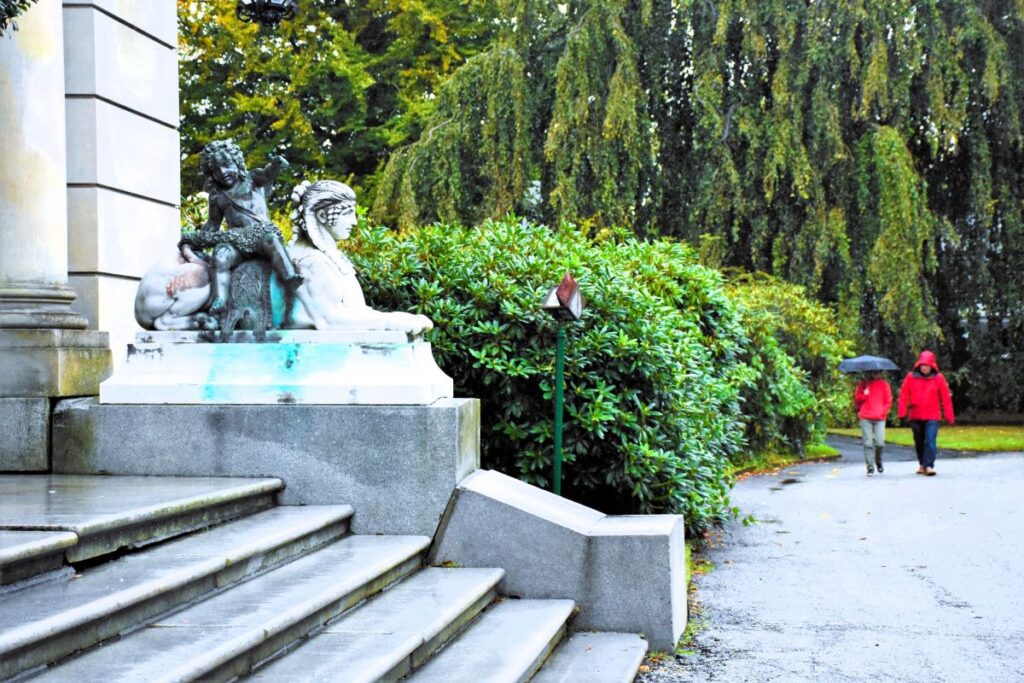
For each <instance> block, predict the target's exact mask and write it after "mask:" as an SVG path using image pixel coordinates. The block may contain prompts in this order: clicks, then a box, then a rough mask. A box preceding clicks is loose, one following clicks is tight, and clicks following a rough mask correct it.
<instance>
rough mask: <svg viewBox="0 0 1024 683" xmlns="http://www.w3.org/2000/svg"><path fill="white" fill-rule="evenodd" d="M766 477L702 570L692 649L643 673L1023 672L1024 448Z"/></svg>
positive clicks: (748, 493) (847, 675)
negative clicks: (925, 464)
mask: <svg viewBox="0 0 1024 683" xmlns="http://www.w3.org/2000/svg"><path fill="white" fill-rule="evenodd" d="M832 443H833V445H836V446H837V447H839V448H840V450H841V452H842V453H843V458H842V460H841V461H831V462H824V463H812V464H805V465H800V466H795V467H791V468H787V469H784V470H782V471H780V472H778V473H775V474H772V475H762V476H755V477H750V478H748V479H745V480H744V481H741V482H739V483H738V484H737V485H736V488H735V489H734V491H733V495H732V500H733V504H735V505H738V506H739V507H740V509H741V510H742V513H743V515H748V514H752V515H753V516H754V517H755V518H756V519H757V522H756V523H755V524H752V525H747V526H744V525H743V524H741V523H739V522H734V523H730V524H729V525H727V526H726V528H725V529H724V530H723V532H722V533H721V534H720V536H719V537H718V538H717V539H716V541H715V543H714V545H713V547H712V548H710V549H709V550H708V551H707V552H706V553H705V554H704V556H705V558H706V559H707V560H709V561H710V562H711V563H712V565H713V569H711V570H710V571H708V572H707V573H706V574H704V575H700V576H697V577H696V578H695V581H694V583H695V585H696V601H697V603H698V608H699V612H697V613H695V614H692V615H691V618H692V619H695V620H696V621H697V622H698V623H701V624H703V628H702V629H700V630H699V632H698V633H697V635H696V636H695V638H694V639H693V641H692V644H691V651H692V654H688V655H681V656H678V657H672V656H670V657H668V659H667V661H665V662H664V663H662V664H660V665H656V666H654V667H653V668H652V670H651V671H650V672H649V673H646V674H644V675H642V676H641V677H640V678H639V679H638V680H640V681H642V682H644V683H660V682H662V681H730V682H733V681H928V682H929V683H936V682H942V681H949V682H951V683H952V682H954V681H956V682H958V683H959V682H966V681H986V682H988V681H1024V453H1010V454H983V455H978V456H975V455H969V454H962V453H952V452H948V451H946V452H941V453H940V456H939V459H938V461H937V464H936V470H937V471H938V476H935V477H924V476H920V475H916V474H914V470H915V469H916V467H917V463H916V459H915V457H914V455H913V451H912V449H906V448H894V447H889V448H887V449H886V450H887V461H888V462H889V464H888V466H887V467H886V470H885V473H884V474H882V475H877V474H876V475H875V476H874V477H868V476H866V475H865V468H864V463H863V456H862V450H861V448H860V445H859V443H858V442H857V441H855V440H853V439H839V438H835V439H833V440H832Z"/></svg>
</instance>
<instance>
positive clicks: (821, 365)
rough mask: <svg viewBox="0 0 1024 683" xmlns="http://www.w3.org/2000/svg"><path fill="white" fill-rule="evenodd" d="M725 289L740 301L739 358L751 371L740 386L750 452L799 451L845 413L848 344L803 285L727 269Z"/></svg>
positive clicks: (829, 312)
mask: <svg viewBox="0 0 1024 683" xmlns="http://www.w3.org/2000/svg"><path fill="white" fill-rule="evenodd" d="M726 291H727V293H728V294H729V296H730V297H732V298H733V299H734V300H735V301H736V303H737V304H738V305H739V306H740V315H741V317H742V320H743V326H744V328H745V329H746V331H747V334H748V336H749V338H750V343H749V344H748V347H747V352H746V356H745V360H746V362H747V363H748V364H749V365H750V366H751V367H752V368H753V369H754V370H755V371H756V373H757V377H756V380H755V382H754V384H753V385H752V386H749V387H747V388H746V389H744V391H743V400H744V413H745V414H746V415H747V417H748V420H749V421H748V425H747V443H748V444H749V446H750V448H751V450H752V451H755V452H763V451H773V452H786V453H797V454H802V453H803V452H804V448H805V447H806V446H808V445H810V444H812V443H817V442H819V441H821V440H822V439H823V438H824V436H825V427H826V424H832V423H834V422H836V421H837V420H839V421H841V420H843V419H844V418H845V417H846V416H847V414H849V413H850V403H851V392H850V388H849V386H848V384H847V382H846V381H845V380H844V378H843V376H842V375H841V374H840V373H839V370H838V366H839V361H841V360H842V359H843V358H845V357H847V356H849V355H851V352H852V350H853V345H852V343H851V342H849V341H848V340H846V339H844V338H843V337H842V335H841V333H840V331H839V325H838V323H837V321H836V316H835V313H834V312H833V311H832V310H831V309H829V308H828V307H826V306H824V305H822V304H820V303H817V302H816V301H813V300H812V299H810V298H809V297H808V296H807V295H806V292H805V291H804V289H803V287H799V286H797V285H792V284H789V283H787V282H784V281H782V280H780V279H778V278H774V277H772V276H770V275H765V274H763V273H758V274H747V273H732V274H731V276H730V277H729V282H728V285H727V287H726Z"/></svg>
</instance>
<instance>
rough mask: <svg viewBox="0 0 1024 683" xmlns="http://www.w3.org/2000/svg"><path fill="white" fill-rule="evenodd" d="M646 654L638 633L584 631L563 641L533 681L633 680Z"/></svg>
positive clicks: (610, 682)
mask: <svg viewBox="0 0 1024 683" xmlns="http://www.w3.org/2000/svg"><path fill="white" fill-rule="evenodd" d="M646 654H647V641H646V640H644V639H643V638H641V637H640V636H638V635H636V634H633V633H595V632H586V631H581V632H579V633H574V634H573V635H572V636H570V637H569V638H568V639H566V640H564V641H562V643H561V644H560V645H559V646H558V649H556V650H555V651H554V653H553V654H552V655H551V657H550V659H548V661H547V662H546V663H545V664H544V668H543V669H541V670H540V673H538V674H537V675H536V676H534V677H533V680H532V683H630V682H631V681H633V680H634V679H635V678H636V675H637V673H638V672H639V670H640V665H641V664H642V663H643V661H644V655H646Z"/></svg>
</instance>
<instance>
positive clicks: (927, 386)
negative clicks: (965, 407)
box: [897, 351, 954, 477]
mask: <svg viewBox="0 0 1024 683" xmlns="http://www.w3.org/2000/svg"><path fill="white" fill-rule="evenodd" d="M897 414H898V416H899V417H900V419H903V418H904V417H906V418H909V419H910V429H911V431H913V432H914V450H916V451H917V464H918V468H917V473H918V474H925V475H928V476H929V477H931V476H934V475H935V456H936V454H937V450H938V449H937V448H936V444H935V440H936V438H937V437H938V435H939V421H940V420H942V419H943V418H945V420H946V422H948V423H949V424H953V420H954V418H953V399H952V398H950V395H949V385H947V384H946V378H945V377H943V376H942V373H941V372H939V366H938V365H936V364H935V354H934V353H932V352H931V351H922V352H921V355H920V356H919V357H918V359H917V362H916V363H914V370H913V372H911V373H909V374H908V375H907V376H906V378H905V379H904V380H903V386H902V387H900V400H899V405H898V408H897Z"/></svg>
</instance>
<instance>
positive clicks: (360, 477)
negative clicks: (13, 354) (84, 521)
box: [52, 399, 480, 536]
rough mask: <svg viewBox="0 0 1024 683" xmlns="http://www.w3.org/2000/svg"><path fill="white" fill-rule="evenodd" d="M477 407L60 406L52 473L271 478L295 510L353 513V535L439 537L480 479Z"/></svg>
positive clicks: (450, 403) (461, 402)
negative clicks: (450, 507)
mask: <svg viewBox="0 0 1024 683" xmlns="http://www.w3.org/2000/svg"><path fill="white" fill-rule="evenodd" d="M479 424H480V408H479V401H477V400H475V399H444V400H441V401H437V402H435V403H434V404H432V405H429V406H324V405H316V406H314V405H266V406H240V405H194V406H187V405H114V404H98V403H97V402H96V401H95V399H77V400H71V401H62V402H60V403H59V404H58V405H57V408H56V410H55V412H54V424H53V437H52V438H53V458H52V466H53V471H54V472H57V473H75V474H141V475H178V476H247V477H252V476H274V477H278V478H280V479H283V480H284V482H285V485H286V488H285V491H284V494H283V496H282V502H283V503H284V504H286V505H303V504H308V505H314V504H349V505H352V506H353V507H354V508H355V510H356V512H355V516H354V518H353V523H352V527H353V530H354V531H355V532H356V533H360V534H372V533H386V534H423V535H427V536H430V535H433V533H434V531H435V530H436V528H437V524H438V521H439V520H440V518H441V515H442V513H443V512H444V509H445V506H446V504H447V503H448V499H449V497H450V495H451V492H452V489H454V488H455V486H456V485H457V484H458V482H459V481H461V480H462V479H463V478H464V477H465V476H467V475H468V474H470V473H471V472H473V471H474V470H475V469H477V468H478V467H479V458H480V456H479Z"/></svg>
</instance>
